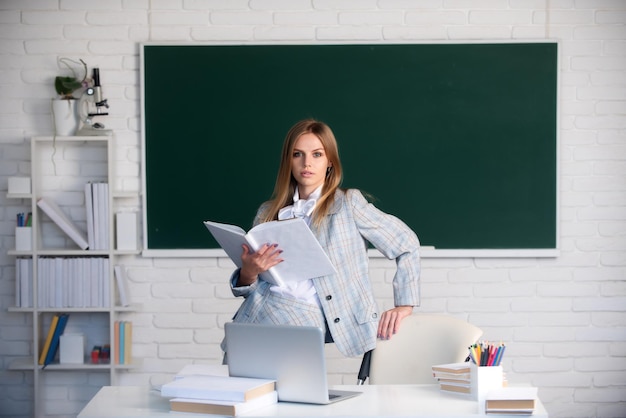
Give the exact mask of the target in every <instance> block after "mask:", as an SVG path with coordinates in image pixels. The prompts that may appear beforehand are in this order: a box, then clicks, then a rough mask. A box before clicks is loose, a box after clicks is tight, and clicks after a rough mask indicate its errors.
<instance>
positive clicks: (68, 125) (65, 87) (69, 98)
mask: <svg viewBox="0 0 626 418" xmlns="http://www.w3.org/2000/svg"><path fill="white" fill-rule="evenodd" d="M79 61H80V62H77V61H74V60H71V59H69V58H59V63H60V64H62V65H64V66H66V67H67V68H68V69H69V70H70V71H71V73H72V75H71V76H61V75H59V76H56V77H55V78H54V89H55V90H56V92H57V94H58V95H59V97H58V98H57V99H53V100H52V114H53V121H54V130H55V133H56V134H57V135H63V136H68V135H74V133H75V132H76V129H77V127H78V113H77V110H76V108H77V105H76V97H74V92H75V91H77V90H79V89H81V88H82V87H83V86H84V83H85V82H86V81H87V64H86V63H85V61H83V60H82V59H81V60H79ZM76 66H82V77H80V76H79V75H78V73H77V70H76V69H75V68H74V67H76Z"/></svg>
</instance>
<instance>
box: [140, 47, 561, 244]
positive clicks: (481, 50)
mask: <svg viewBox="0 0 626 418" xmlns="http://www.w3.org/2000/svg"><path fill="white" fill-rule="evenodd" d="M557 55H558V48H557V44H556V43H551V42H538V43H488V44H476V43H464V44H449V43H442V44H393V45H245V46H244V45H238V46H235V45H221V46H216V45H190V44H187V45H151V44H146V45H143V46H142V64H143V68H142V83H143V87H144V91H143V97H142V106H143V109H142V112H143V120H144V129H145V131H144V135H145V136H144V141H145V143H144V153H145V155H144V163H145V178H144V182H145V205H146V207H145V208H144V209H145V211H146V229H145V230H146V232H147V248H148V249H153V250H160V249H163V250H166V249H205V248H217V247H218V246H217V244H216V243H215V241H213V239H212V237H211V235H210V234H209V233H208V231H207V230H206V229H205V227H204V226H203V224H202V221H203V220H207V219H210V220H217V221H222V222H228V223H234V224H238V225H240V226H242V227H244V229H247V228H249V227H250V226H251V221H252V218H253V216H254V214H255V212H256V209H257V207H258V206H259V204H260V203H261V202H263V201H264V200H267V199H268V198H269V196H270V194H271V192H272V189H273V186H274V179H275V176H276V172H277V170H278V163H279V155H280V149H281V145H282V141H283V139H284V136H285V134H286V132H287V130H288V129H289V128H290V126H291V125H292V124H293V123H295V122H296V121H298V120H300V119H302V118H307V117H314V118H318V119H320V120H323V121H325V122H327V123H328V124H329V125H330V126H331V128H332V129H333V130H334V132H335V135H336V137H337V140H338V142H339V150H340V156H341V158H342V162H343V164H344V171H345V177H344V182H343V186H344V187H355V188H359V189H361V190H363V191H365V192H367V193H368V194H370V195H371V196H373V198H374V199H375V201H374V203H375V204H376V205H377V206H378V207H379V208H381V209H383V210H384V211H386V212H389V213H392V214H394V215H396V216H398V217H399V218H401V219H403V220H404V221H405V222H406V223H407V224H408V225H410V226H411V227H412V228H413V229H414V230H415V232H416V233H417V234H418V236H419V237H420V240H421V242H422V244H423V245H432V246H435V247H436V248H437V249H554V248H556V243H557V215H556V214H557V172H556V171H557V169H556V167H557V165H556V163H557V72H558V68H557V67H558V65H557Z"/></svg>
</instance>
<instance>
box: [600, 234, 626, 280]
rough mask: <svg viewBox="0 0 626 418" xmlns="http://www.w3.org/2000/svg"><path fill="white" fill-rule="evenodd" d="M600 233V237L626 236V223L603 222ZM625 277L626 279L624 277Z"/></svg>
mask: <svg viewBox="0 0 626 418" xmlns="http://www.w3.org/2000/svg"><path fill="white" fill-rule="evenodd" d="M598 231H599V232H600V235H604V236H608V237H612V236H626V223H623V222H602V223H600V224H599V225H598ZM624 273H626V272H624ZM623 277H626V275H625V276H623Z"/></svg>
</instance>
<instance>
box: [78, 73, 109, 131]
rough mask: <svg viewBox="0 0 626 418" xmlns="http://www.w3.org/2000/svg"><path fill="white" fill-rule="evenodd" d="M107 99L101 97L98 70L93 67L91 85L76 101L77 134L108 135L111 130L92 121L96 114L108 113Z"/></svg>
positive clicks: (103, 114)
mask: <svg viewBox="0 0 626 418" xmlns="http://www.w3.org/2000/svg"><path fill="white" fill-rule="evenodd" d="M103 108H106V109H108V108H109V104H108V103H107V99H103V98H102V86H101V85H100V70H99V69H98V68H94V69H93V87H87V88H86V89H85V92H84V93H83V95H82V96H81V97H80V99H79V101H78V115H79V117H80V128H79V129H78V131H77V132H76V135H77V136H98V135H110V134H111V130H110V129H105V128H104V125H103V124H102V123H100V122H94V120H93V118H94V117H97V116H106V115H108V114H109V113H108V112H105V111H104V109H103Z"/></svg>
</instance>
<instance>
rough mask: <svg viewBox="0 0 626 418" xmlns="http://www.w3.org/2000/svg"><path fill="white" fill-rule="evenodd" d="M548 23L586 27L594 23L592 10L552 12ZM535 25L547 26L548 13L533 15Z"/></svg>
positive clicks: (539, 12) (542, 12)
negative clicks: (585, 25)
mask: <svg viewBox="0 0 626 418" xmlns="http://www.w3.org/2000/svg"><path fill="white" fill-rule="evenodd" d="M549 16H550V17H549V19H550V21H549V22H548V23H549V24H550V25H562V24H571V25H584V24H591V23H593V21H594V14H593V11H592V10H550V11H549ZM533 23H537V24H541V25H543V24H545V23H546V11H545V10H539V11H536V12H534V13H533Z"/></svg>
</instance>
